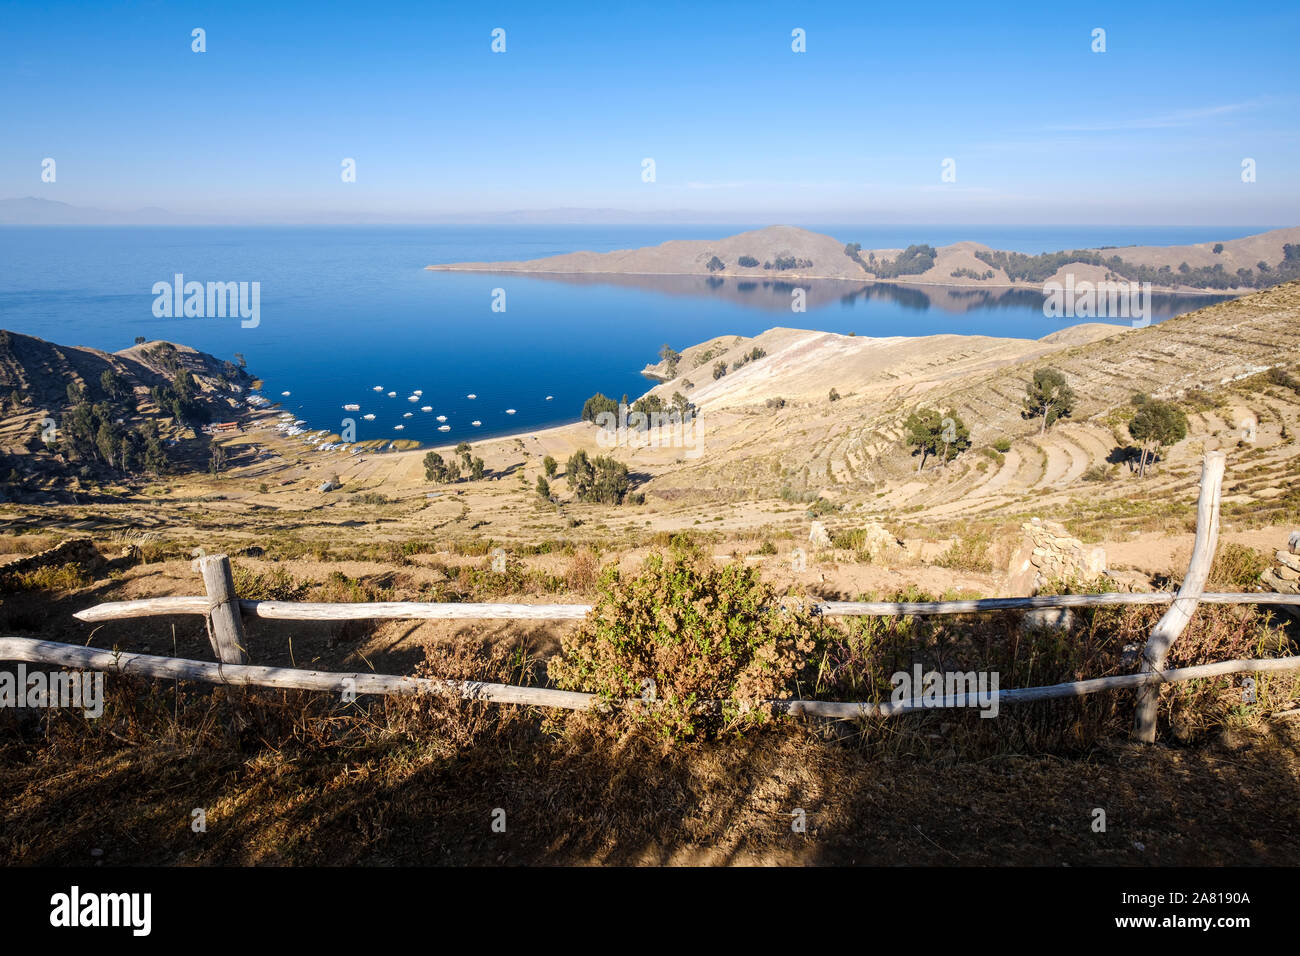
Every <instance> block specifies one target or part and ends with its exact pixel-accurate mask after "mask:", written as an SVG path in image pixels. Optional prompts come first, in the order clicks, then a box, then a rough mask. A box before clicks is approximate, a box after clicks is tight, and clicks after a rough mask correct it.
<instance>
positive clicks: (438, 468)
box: [424, 451, 459, 484]
mask: <svg viewBox="0 0 1300 956" xmlns="http://www.w3.org/2000/svg"><path fill="white" fill-rule="evenodd" d="M455 467H456V463H455V462H452V464H451V465H450V466H448V464H447V463H446V462H445V461H443V458H442V456H441V455H439V454H438V453H437V452H436V451H431V452H429V453H428V454H427V455H425V456H424V477H425V480H427V481H433V482H437V483H439V484H441V483H442V482H444V481H449V480H450V479H451V468H455ZM457 476H458V477H459V469H457Z"/></svg>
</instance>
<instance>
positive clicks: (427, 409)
mask: <svg viewBox="0 0 1300 956" xmlns="http://www.w3.org/2000/svg"><path fill="white" fill-rule="evenodd" d="M420 411H422V412H431V411H433V406H432V405H421V406H420Z"/></svg>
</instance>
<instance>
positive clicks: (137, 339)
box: [135, 335, 145, 345]
mask: <svg viewBox="0 0 1300 956" xmlns="http://www.w3.org/2000/svg"><path fill="white" fill-rule="evenodd" d="M144 343H145V337H144V336H143V335H137V336H136V337H135V344H136V345H144Z"/></svg>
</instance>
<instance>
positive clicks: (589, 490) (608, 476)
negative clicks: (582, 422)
mask: <svg viewBox="0 0 1300 956" xmlns="http://www.w3.org/2000/svg"><path fill="white" fill-rule="evenodd" d="M564 475H565V480H566V481H567V482H568V485H569V490H570V491H572V492H573V495H574V497H575V498H577V499H578V500H579V501H595V502H599V503H601V504H608V505H617V504H622V503H623V499H624V498H626V497H627V493H628V491H629V490H630V489H631V487H632V481H631V478H630V477H629V476H628V469H627V465H625V464H623V463H622V462H620V461H615V460H614V459H613V458H608V457H604V456H601V457H597V458H588V457H587V453H586V452H585V451H576V452H574V453H573V455H572V456H571V457H570V458H569V461H568V464H567V465H565V469H564Z"/></svg>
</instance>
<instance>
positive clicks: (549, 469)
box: [542, 455, 559, 478]
mask: <svg viewBox="0 0 1300 956" xmlns="http://www.w3.org/2000/svg"><path fill="white" fill-rule="evenodd" d="M558 469H559V465H558V464H557V463H556V461H555V459H554V458H552V457H551V456H550V455H547V456H546V457H545V458H543V459H542V470H543V471H545V472H546V477H547V478H554V477H555V472H556V471H557V470H558Z"/></svg>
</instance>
